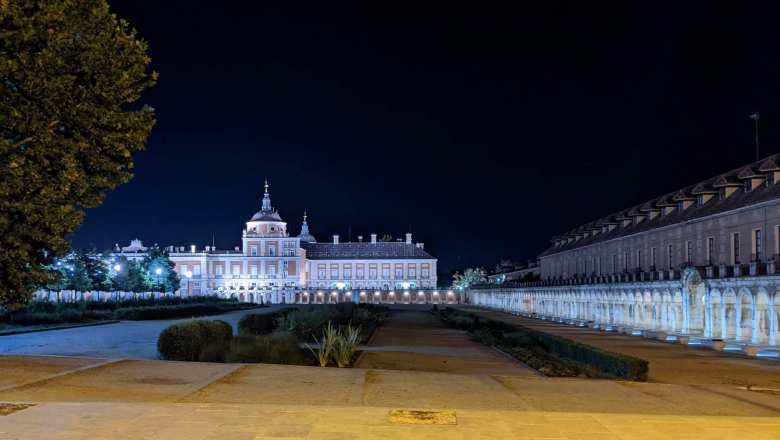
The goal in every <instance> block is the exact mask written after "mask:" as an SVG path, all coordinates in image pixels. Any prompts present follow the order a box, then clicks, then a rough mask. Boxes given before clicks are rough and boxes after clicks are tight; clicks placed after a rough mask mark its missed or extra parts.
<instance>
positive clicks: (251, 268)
mask: <svg viewBox="0 0 780 440" xmlns="http://www.w3.org/2000/svg"><path fill="white" fill-rule="evenodd" d="M249 273H251V274H252V276H257V266H249Z"/></svg>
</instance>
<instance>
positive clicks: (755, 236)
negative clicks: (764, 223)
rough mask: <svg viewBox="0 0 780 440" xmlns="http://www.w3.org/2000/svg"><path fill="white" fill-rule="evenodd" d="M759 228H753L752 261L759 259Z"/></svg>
mask: <svg viewBox="0 0 780 440" xmlns="http://www.w3.org/2000/svg"><path fill="white" fill-rule="evenodd" d="M762 251H763V249H762V248H761V229H755V230H753V254H754V255H753V261H761V253H762Z"/></svg>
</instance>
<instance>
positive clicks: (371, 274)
mask: <svg viewBox="0 0 780 440" xmlns="http://www.w3.org/2000/svg"><path fill="white" fill-rule="evenodd" d="M368 277H369V278H370V279H372V280H375V279H376V268H375V267H372V268H370V269H368Z"/></svg>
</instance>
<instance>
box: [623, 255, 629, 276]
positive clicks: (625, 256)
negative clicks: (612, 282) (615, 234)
mask: <svg viewBox="0 0 780 440" xmlns="http://www.w3.org/2000/svg"><path fill="white" fill-rule="evenodd" d="M623 270H624V271H626V272H628V252H624V253H623Z"/></svg>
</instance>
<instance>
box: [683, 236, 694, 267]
mask: <svg viewBox="0 0 780 440" xmlns="http://www.w3.org/2000/svg"><path fill="white" fill-rule="evenodd" d="M685 262H686V263H688V264H693V242H692V241H691V240H688V241H686V242H685Z"/></svg>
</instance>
